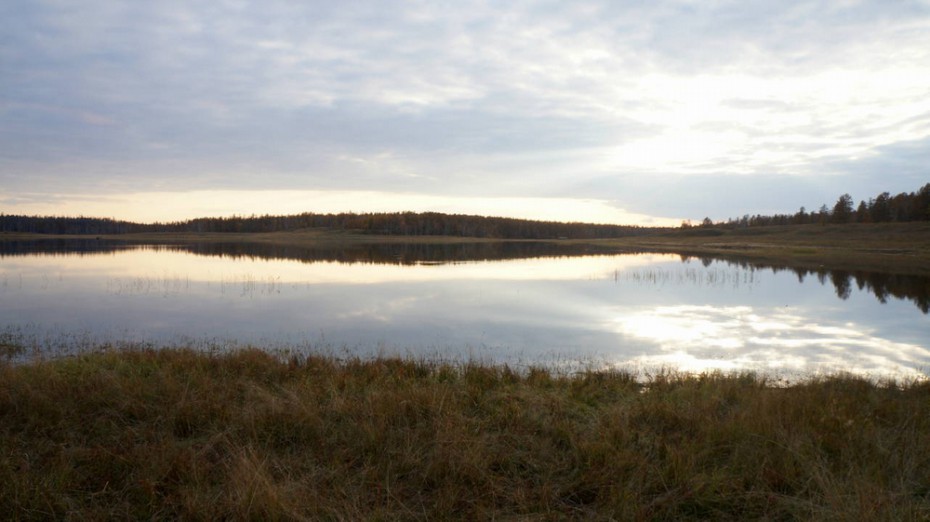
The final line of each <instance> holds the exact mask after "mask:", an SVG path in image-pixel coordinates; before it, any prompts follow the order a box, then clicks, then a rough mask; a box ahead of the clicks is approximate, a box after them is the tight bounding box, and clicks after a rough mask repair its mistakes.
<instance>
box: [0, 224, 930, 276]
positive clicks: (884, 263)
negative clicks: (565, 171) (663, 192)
mask: <svg viewBox="0 0 930 522" xmlns="http://www.w3.org/2000/svg"><path fill="white" fill-rule="evenodd" d="M46 239H84V240H87V239H100V240H118V241H129V242H137V243H154V244H167V243H198V242H215V243H219V242H226V243H228V242H242V243H266V244H279V245H297V246H319V247H328V246H332V247H337V246H339V245H347V244H348V245H364V244H378V243H408V244H456V243H494V242H540V241H542V242H558V243H566V244H579V245H597V246H598V247H599V250H602V251H611V250H614V251H616V252H629V251H636V252H657V253H658V252H663V253H675V254H681V255H693V256H710V257H719V258H726V259H733V260H745V261H748V262H749V261H751V262H761V263H773V264H774V263H777V264H784V265H788V266H792V267H800V268H818V267H824V268H829V269H834V270H875V271H889V272H895V273H905V274H913V275H930V223H925V222H913V223H881V224H860V223H854V224H844V225H788V226H769V227H749V228H735V229H729V228H719V227H707V228H705V227H692V228H686V229H655V230H654V231H647V233H645V234H643V235H637V236H630V237H624V238H617V239H564V238H552V239H498V238H478V237H458V236H396V235H379V234H363V233H358V232H353V231H347V230H331V229H300V230H293V231H286V232H268V233H190V232H186V233H157V232H153V233H140V234H106V235H50V234H24V233H0V241H35V240H46Z"/></svg>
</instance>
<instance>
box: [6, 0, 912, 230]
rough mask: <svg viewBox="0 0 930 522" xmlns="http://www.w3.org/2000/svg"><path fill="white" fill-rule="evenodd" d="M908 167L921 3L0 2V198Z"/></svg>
mask: <svg viewBox="0 0 930 522" xmlns="http://www.w3.org/2000/svg"><path fill="white" fill-rule="evenodd" d="M927 182H930V1H928V0H923V1H909V2H908V1H893V0H880V1H879V0H875V1H861V2H860V1H822V2H817V1H813V2H789V1H783V0H766V1H713V0H699V1H684V0H682V1H603V2H598V1H573V2H549V1H533V2H522V1H509V2H490V1H488V2H469V1H452V2H439V1H436V2H417V1H407V2H388V1H383V0H378V1H345V2H332V1H304V2H292V1H273V0H264V1H261V2H248V1H217V0H214V1H210V2H192V1H187V0H184V1H182V0H177V1H172V0H161V1H157V2H137V1H125V2H122V1H116V0H81V1H79V2H78V1H70V0H22V1H21V0H5V1H4V2H2V3H0V212H5V213H27V214H32V213H40V214H58V215H62V214H68V215H75V214H84V215H101V216H111V217H117V218H123V219H136V220H147V221H151V220H172V219H180V218H188V217H194V216H198V215H213V214H232V213H238V214H252V213H266V212H270V213H290V212H300V211H317V212H319V211H326V212H328V211H343V210H344V211H358V212H363V211H372V210H375V211H381V210H406V209H410V210H437V211H446V212H465V213H478V214H494V215H520V216H525V217H532V218H540V219H559V220H579V221H614V222H626V223H638V224H663V223H677V222H680V221H681V220H682V219H692V220H700V219H702V218H703V217H704V216H710V217H711V218H713V219H724V218H728V217H738V216H741V215H743V214H745V213H766V214H767V213H775V212H795V211H797V209H798V207H800V206H802V205H803V206H806V207H807V208H808V209H812V208H818V207H819V206H820V205H821V204H824V203H827V204H829V205H830V206H832V205H833V203H834V202H835V201H836V198H837V197H838V196H839V195H840V194H842V193H844V192H848V193H850V194H851V195H852V196H853V198H854V199H856V201H857V202H858V200H860V199H867V198H868V197H870V196H874V195H876V194H878V193H879V192H882V191H886V190H887V191H890V192H892V193H897V192H902V191H907V192H910V191H914V190H917V189H918V188H920V186H922V185H923V184H925V183H927Z"/></svg>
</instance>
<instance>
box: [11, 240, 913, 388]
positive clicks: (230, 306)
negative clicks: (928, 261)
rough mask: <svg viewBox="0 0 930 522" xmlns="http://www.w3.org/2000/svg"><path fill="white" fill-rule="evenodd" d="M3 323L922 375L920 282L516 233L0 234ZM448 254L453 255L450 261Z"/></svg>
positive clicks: (211, 340) (457, 356) (117, 338)
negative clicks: (243, 241)
mask: <svg viewBox="0 0 930 522" xmlns="http://www.w3.org/2000/svg"><path fill="white" fill-rule="evenodd" d="M2 248H3V250H2V251H0V333H2V335H4V336H5V337H6V338H7V339H9V338H13V339H15V340H17V342H19V343H22V344H27V345H29V346H30V347H32V348H33V349H38V350H40V351H43V352H47V353H60V352H69V351H74V350H80V349H82V348H84V347H86V346H90V345H91V344H92V343H94V342H100V341H105V342H106V341H109V342H117V343H119V342H140V341H141V342H149V343H153V344H156V345H174V344H186V343H193V344H195V345H200V346H208V345H213V346H216V345H219V346H228V345H233V346H242V345H246V344H250V343H251V344H260V345H262V346H269V347H273V348H285V347H286V348H293V349H302V350H316V351H322V352H326V353H334V354H337V355H339V354H350V355H351V354H358V355H363V356H367V355H371V354H401V355H410V356H428V357H439V358H443V359H451V360H469V359H480V360H482V361H493V362H507V363H513V364H559V363H574V362H578V361H581V362H583V363H584V362H591V363H605V364H617V365H621V366H630V367H633V368H634V369H636V368H639V369H652V368H656V367H673V368H677V369H683V370H704V369H723V370H735V369H754V370H761V371H766V372H772V373H776V374H789V375H790V374H795V373H798V372H800V373H804V374H806V373H812V372H817V371H838V370H845V371H852V372H863V373H870V374H880V375H886V374H889V375H890V374H893V375H927V374H928V372H930V316H928V315H927V310H928V303H930V300H928V295H930V281H928V280H927V278H916V277H900V276H892V275H888V274H876V273H860V272H856V273H837V272H826V271H823V272H819V273H808V272H804V271H800V272H798V271H792V270H782V269H778V268H777V267H776V268H770V267H753V266H749V265H743V266H740V265H738V264H730V263H727V262H725V261H719V260H710V259H703V260H701V259H687V258H682V257H681V256H678V255H664V254H634V253H630V254H603V253H598V252H596V251H591V250H590V249H589V250H583V251H571V250H569V249H568V247H561V246H554V245H551V244H550V245H545V244H524V245H517V246H514V245H509V246H506V245H486V244H483V245H482V244H477V245H455V246H438V247H437V246H425V245H396V244H395V245H379V246H371V245H369V246H354V247H345V248H338V249H328V250H317V249H300V248H295V247H272V246H253V247H247V246H243V245H221V244H220V245H217V244H211V245H187V246H175V247H151V246H131V245H122V244H107V243H102V242H99V241H98V242H94V241H89V242H83V243H73V242H71V243H55V242H42V243H7V244H6V245H3V247H2ZM450 260H454V261H450Z"/></svg>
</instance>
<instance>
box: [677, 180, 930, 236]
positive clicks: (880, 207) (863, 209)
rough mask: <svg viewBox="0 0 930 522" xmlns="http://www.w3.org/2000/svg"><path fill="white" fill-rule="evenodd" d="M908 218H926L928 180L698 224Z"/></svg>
mask: <svg viewBox="0 0 930 522" xmlns="http://www.w3.org/2000/svg"><path fill="white" fill-rule="evenodd" d="M908 221H930V183H927V184H926V185H924V186H923V187H921V188H920V189H919V190H917V191H916V192H909V193H908V192H902V193H900V194H898V195H896V196H892V195H891V194H890V193H888V192H882V193H881V194H878V195H877V196H875V197H874V198H869V199H868V200H862V201H860V202H859V204H858V205H856V204H855V201H854V200H853V198H852V196H850V195H849V194H843V195H842V196H840V197H839V198H838V199H837V200H836V203H835V204H834V205H833V206H832V207H829V206H827V205H826V204H824V205H823V206H821V207H820V209H818V210H813V211H810V212H808V211H807V209H805V208H804V207H801V209H800V210H798V212H796V213H794V214H774V215H771V216H764V215H754V216H750V215H749V214H746V215H744V216H743V217H741V218H730V219H729V220H727V221H723V222H719V223H714V222H713V221H711V220H710V218H705V219H704V221H703V222H702V223H701V224H700V225H699V226H702V227H726V228H734V227H759V226H771V225H807V224H812V223H818V224H827V223H839V224H842V223H893V222H897V223H901V222H908ZM690 226H691V224H690V223H687V222H686V223H682V228H689V227H690Z"/></svg>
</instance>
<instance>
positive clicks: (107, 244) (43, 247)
mask: <svg viewBox="0 0 930 522" xmlns="http://www.w3.org/2000/svg"><path fill="white" fill-rule="evenodd" d="M133 248H153V249H164V250H170V251H178V252H190V253H193V254H198V255H204V256H219V257H231V258H241V257H248V258H259V259H290V260H295V261H302V262H306V263H312V262H319V261H335V262H340V263H370V264H393V265H415V264H424V263H455V262H461V261H494V260H505V259H527V258H540V257H569V256H584V255H597V254H617V253H620V252H617V251H616V250H610V249H606V248H598V247H597V246H595V245H578V244H567V243H558V242H541V241H525V242H476V243H365V244H342V245H340V244H333V245H315V246H314V245H311V246H304V245H285V244H266V243H178V244H172V245H151V244H145V243H131V242H126V241H109V240H97V239H43V240H30V241H5V242H0V257H5V256H24V255H35V254H43V255H94V254H102V253H112V252H116V251H119V250H126V249H133ZM628 253H636V252H628ZM692 258H693V259H697V260H698V261H700V262H701V263H702V264H703V265H704V266H705V267H709V266H710V265H711V263H713V262H714V261H718V260H719V261H723V262H726V263H727V264H730V265H735V266H739V267H741V268H743V269H746V270H750V271H751V270H756V269H771V270H772V271H773V272H780V271H782V270H790V271H792V272H794V273H795V274H796V275H797V277H798V281H800V282H803V281H804V279H805V278H806V277H808V276H813V277H816V278H817V280H818V281H820V282H821V284H827V282H829V283H831V284H832V285H833V287H834V288H835V289H836V295H837V296H838V297H839V298H840V299H848V298H849V296H850V295H851V293H852V284H853V282H854V281H855V284H856V286H857V287H858V288H859V290H864V291H868V292H870V293H872V294H873V295H875V297H876V298H877V299H878V300H879V301H880V302H882V303H884V302H886V301H887V300H888V299H889V297H894V298H897V299H902V300H910V301H912V302H913V303H914V304H915V305H916V306H917V307H918V308H919V309H920V310H921V311H922V312H923V313H925V314H926V313H930V277H926V276H917V275H906V274H894V273H887V272H872V271H864V270H830V269H827V268H824V267H818V268H815V269H811V268H805V267H792V266H789V265H785V264H775V263H764V262H750V261H746V260H743V259H739V260H736V259H729V258H725V257H713V256H690V255H682V256H681V259H682V261H687V260H690V259H692ZM750 273H751V272H750ZM644 277H645V276H644ZM652 277H653V279H654V278H655V277H657V276H655V274H653V276H652ZM693 277H697V276H693ZM702 277H703V276H702ZM708 277H710V276H708ZM734 277H736V276H734ZM745 277H746V276H745V275H744V276H742V278H740V279H732V278H729V277H727V276H726V274H723V275H720V274H717V275H714V276H713V277H710V279H708V280H706V281H703V282H704V283H707V284H713V283H717V284H720V283H722V282H724V281H726V282H730V283H751V282H752V281H751V280H745ZM647 278H648V277H647Z"/></svg>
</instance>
